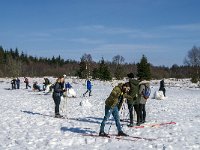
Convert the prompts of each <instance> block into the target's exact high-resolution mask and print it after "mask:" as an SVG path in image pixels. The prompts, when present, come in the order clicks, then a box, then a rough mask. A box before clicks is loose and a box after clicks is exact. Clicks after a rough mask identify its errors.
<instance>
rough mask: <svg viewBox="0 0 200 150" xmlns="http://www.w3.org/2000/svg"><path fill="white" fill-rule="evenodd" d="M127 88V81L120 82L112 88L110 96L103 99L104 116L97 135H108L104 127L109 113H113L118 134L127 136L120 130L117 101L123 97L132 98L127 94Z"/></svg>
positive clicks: (128, 85) (128, 87)
mask: <svg viewBox="0 0 200 150" xmlns="http://www.w3.org/2000/svg"><path fill="white" fill-rule="evenodd" d="M129 90H130V84H129V83H125V84H122V83H120V84H118V85H117V86H115V87H114V88H113V90H112V92H111V93H110V96H109V97H108V98H107V99H106V101H105V116H104V118H103V121H102V123H101V126H100V132H99V136H108V134H106V133H105V132H104V127H105V123H106V121H107V120H108V119H109V117H110V115H111V114H112V115H113V117H114V120H115V123H116V126H117V130H118V136H128V135H127V134H125V133H124V132H123V131H122V128H121V124H120V117H119V110H118V105H119V102H120V101H121V100H123V98H127V99H132V97H131V96H130V95H128V94H127V93H128V91H129Z"/></svg>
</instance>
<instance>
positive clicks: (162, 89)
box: [159, 87, 166, 96]
mask: <svg viewBox="0 0 200 150" xmlns="http://www.w3.org/2000/svg"><path fill="white" fill-rule="evenodd" d="M159 91H162V92H163V95H164V96H165V93H166V90H165V88H164V87H161V88H160V89H159Z"/></svg>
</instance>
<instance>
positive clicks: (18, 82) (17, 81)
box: [16, 77, 20, 89]
mask: <svg viewBox="0 0 200 150" xmlns="http://www.w3.org/2000/svg"><path fill="white" fill-rule="evenodd" d="M16 85H17V89H19V88H20V79H19V78H18V77H17V79H16Z"/></svg>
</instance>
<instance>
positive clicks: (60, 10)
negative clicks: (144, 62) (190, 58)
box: [0, 0, 200, 67]
mask: <svg viewBox="0 0 200 150" xmlns="http://www.w3.org/2000/svg"><path fill="white" fill-rule="evenodd" d="M0 6H1V9H0V19H1V21H0V45H1V46H3V48H6V49H9V48H13V49H15V48H16V47H17V48H18V49H19V50H23V51H24V52H25V53H27V54H28V55H33V56H37V57H40V56H41V57H50V58H51V57H52V56H58V55H61V57H62V58H64V59H75V60H80V57H81V56H82V55H83V54H84V53H87V54H91V55H92V58H93V60H95V61H99V60H101V57H104V59H105V60H109V61H111V60H112V58H113V56H115V55H118V54H119V55H122V56H123V57H124V58H125V61H126V62H136V63H137V62H138V61H139V60H140V59H141V57H142V55H143V54H144V55H145V56H146V57H147V58H148V60H149V62H150V63H151V64H153V65H155V66H160V65H165V66H169V67H170V66H171V65H173V64H178V65H183V60H184V58H185V56H187V52H188V51H189V50H190V49H191V48H192V47H193V46H194V45H196V46H197V47H200V15H199V14H200V9H199V7H200V1H199V0H0Z"/></svg>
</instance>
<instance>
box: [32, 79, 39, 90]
mask: <svg viewBox="0 0 200 150" xmlns="http://www.w3.org/2000/svg"><path fill="white" fill-rule="evenodd" d="M33 90H38V91H41V88H40V86H39V85H38V82H37V81H35V82H34V83H33Z"/></svg>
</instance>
